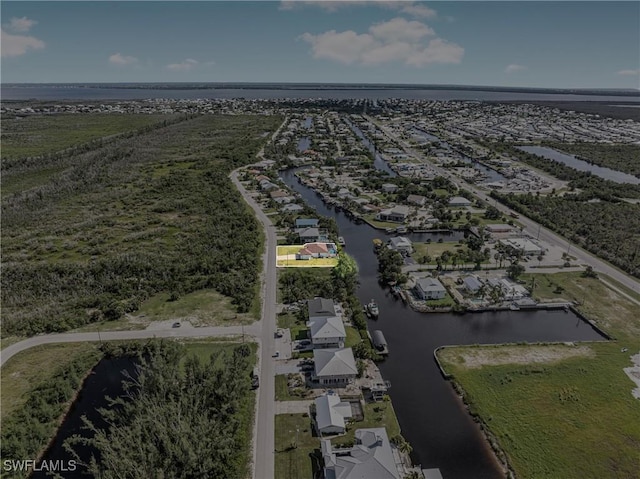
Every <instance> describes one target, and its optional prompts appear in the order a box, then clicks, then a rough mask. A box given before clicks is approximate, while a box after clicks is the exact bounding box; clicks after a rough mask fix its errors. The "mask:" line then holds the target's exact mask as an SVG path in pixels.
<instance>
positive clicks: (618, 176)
mask: <svg viewBox="0 0 640 479" xmlns="http://www.w3.org/2000/svg"><path fill="white" fill-rule="evenodd" d="M518 149H519V150H522V151H526V152H527V153H533V154H534V155H540V156H543V157H544V158H547V159H549V160H553V161H557V162H559V163H564V164H565V165H567V166H570V167H571V168H575V169H576V170H578V171H588V172H590V173H592V174H594V175H596V176H599V177H600V178H604V179H605V180H611V181H614V182H616V183H631V184H632V185H640V178H637V177H635V176H633V175H629V174H627V173H622V172H621V171H616V170H612V169H610V168H604V167H602V166H598V165H592V164H591V163H588V162H586V161H583V160H580V159H578V158H576V157H575V156H573V155H568V154H566V153H562V152H560V151H558V150H554V149H553V148H549V147H547V146H519V147H518Z"/></svg>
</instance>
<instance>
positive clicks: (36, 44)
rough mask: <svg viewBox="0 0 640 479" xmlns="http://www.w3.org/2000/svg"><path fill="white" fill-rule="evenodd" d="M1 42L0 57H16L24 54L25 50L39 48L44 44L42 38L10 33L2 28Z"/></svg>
mask: <svg viewBox="0 0 640 479" xmlns="http://www.w3.org/2000/svg"><path fill="white" fill-rule="evenodd" d="M0 43H1V44H2V57H3V58H5V57H17V56H20V55H24V54H25V53H26V52H27V50H40V49H42V48H44V46H45V44H44V42H43V41H42V40H39V39H37V38H35V37H32V36H28V35H12V34H11V33H7V32H5V31H4V29H2V30H1V33H0Z"/></svg>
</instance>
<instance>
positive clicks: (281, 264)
mask: <svg viewBox="0 0 640 479" xmlns="http://www.w3.org/2000/svg"><path fill="white" fill-rule="evenodd" d="M337 264H338V258H337V257H336V258H311V259H308V260H296V259H294V257H293V256H292V257H291V258H290V259H278V260H277V262H276V265H277V267H278V268H333V267H334V266H336V265H337Z"/></svg>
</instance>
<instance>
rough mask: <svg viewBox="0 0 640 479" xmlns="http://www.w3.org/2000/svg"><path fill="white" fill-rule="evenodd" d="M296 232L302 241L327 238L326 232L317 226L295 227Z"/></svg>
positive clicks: (312, 241) (310, 241)
mask: <svg viewBox="0 0 640 479" xmlns="http://www.w3.org/2000/svg"><path fill="white" fill-rule="evenodd" d="M296 233H297V234H298V236H299V237H300V241H302V242H303V243H316V242H318V241H326V240H327V235H326V233H325V232H324V231H321V230H319V229H318V228H297V229H296Z"/></svg>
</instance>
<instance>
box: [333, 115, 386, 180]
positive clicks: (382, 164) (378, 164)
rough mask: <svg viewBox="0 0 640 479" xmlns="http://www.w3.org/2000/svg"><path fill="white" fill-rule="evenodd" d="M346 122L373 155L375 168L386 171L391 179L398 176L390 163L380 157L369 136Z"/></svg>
mask: <svg viewBox="0 0 640 479" xmlns="http://www.w3.org/2000/svg"><path fill="white" fill-rule="evenodd" d="M346 122H347V125H349V127H350V128H351V130H353V132H354V133H355V134H356V136H357V137H358V138H359V139H360V141H361V142H362V144H363V145H364V146H365V148H367V149H368V150H369V151H370V152H371V154H372V155H373V166H374V167H375V168H376V169H378V170H380V171H384V172H385V173H386V174H387V175H389V176H391V177H396V176H398V175H397V174H396V172H395V171H393V170H392V169H391V167H390V166H389V163H387V162H386V161H385V159H384V158H383V157H382V155H380V153H379V152H378V150H376V147H375V145H374V144H373V142H372V141H371V140H370V139H369V138H367V136H366V135H365V134H364V133H363V132H362V130H361V129H360V128H358V127H357V126H356V125H354V124H353V123H352V122H350V121H349V120H346Z"/></svg>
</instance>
